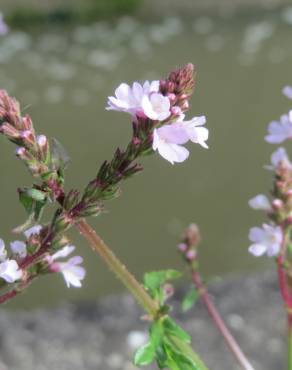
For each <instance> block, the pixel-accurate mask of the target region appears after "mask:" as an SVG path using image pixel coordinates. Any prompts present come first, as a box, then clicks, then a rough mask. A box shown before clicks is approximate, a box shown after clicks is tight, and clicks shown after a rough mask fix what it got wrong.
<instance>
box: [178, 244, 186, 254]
mask: <svg viewBox="0 0 292 370" xmlns="http://www.w3.org/2000/svg"><path fill="white" fill-rule="evenodd" d="M177 249H178V250H179V251H181V252H186V250H187V249H188V246H187V245H186V244H185V243H180V244H178V246H177Z"/></svg>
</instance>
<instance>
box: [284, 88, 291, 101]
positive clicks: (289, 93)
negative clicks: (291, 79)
mask: <svg viewBox="0 0 292 370" xmlns="http://www.w3.org/2000/svg"><path fill="white" fill-rule="evenodd" d="M282 93H283V94H284V95H285V96H286V97H287V98H288V99H292V86H285V87H283V90H282Z"/></svg>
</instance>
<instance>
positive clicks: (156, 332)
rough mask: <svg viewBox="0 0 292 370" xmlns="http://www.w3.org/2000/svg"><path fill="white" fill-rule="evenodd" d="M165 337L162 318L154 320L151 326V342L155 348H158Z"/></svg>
mask: <svg viewBox="0 0 292 370" xmlns="http://www.w3.org/2000/svg"><path fill="white" fill-rule="evenodd" d="M162 339H163V327H162V325H161V320H159V321H154V322H153V323H152V325H151V327H150V342H151V344H152V346H153V348H154V349H156V348H158V347H159V346H160V344H161V342H162Z"/></svg>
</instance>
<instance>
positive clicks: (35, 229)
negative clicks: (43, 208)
mask: <svg viewBox="0 0 292 370" xmlns="http://www.w3.org/2000/svg"><path fill="white" fill-rule="evenodd" d="M42 228H43V227H42V226H41V225H35V226H32V227H31V228H30V229H27V230H26V231H25V232H24V235H25V236H26V238H27V239H29V238H30V237H31V236H32V235H38V234H39V233H40V231H41V229H42Z"/></svg>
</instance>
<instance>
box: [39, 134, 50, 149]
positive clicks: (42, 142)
mask: <svg viewBox="0 0 292 370" xmlns="http://www.w3.org/2000/svg"><path fill="white" fill-rule="evenodd" d="M37 143H38V145H39V146H40V147H45V146H46V145H47V143H48V139H47V137H46V136H45V135H38V136H37Z"/></svg>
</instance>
